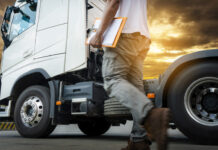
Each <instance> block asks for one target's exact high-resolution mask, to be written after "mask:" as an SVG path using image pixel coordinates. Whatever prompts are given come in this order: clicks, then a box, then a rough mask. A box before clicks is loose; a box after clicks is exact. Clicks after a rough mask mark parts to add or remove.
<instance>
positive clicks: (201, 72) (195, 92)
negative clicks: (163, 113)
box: [168, 61, 218, 144]
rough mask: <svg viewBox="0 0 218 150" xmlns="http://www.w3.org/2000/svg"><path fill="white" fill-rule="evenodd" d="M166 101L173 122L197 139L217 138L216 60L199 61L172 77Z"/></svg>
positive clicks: (217, 86) (213, 140)
mask: <svg viewBox="0 0 218 150" xmlns="http://www.w3.org/2000/svg"><path fill="white" fill-rule="evenodd" d="M168 105H169V107H170V109H171V111H172V116H173V121H174V122H175V124H176V126H177V127H178V128H179V129H180V130H181V131H182V132H183V133H184V134H185V135H186V136H188V137H189V138H191V139H193V140H195V141H197V142H200V143H206V144H207V143H214V142H217V140H218V63H217V62H215V61H210V62H201V63H198V64H195V65H192V66H190V67H189V68H186V69H184V70H182V71H181V72H180V73H178V75H177V76H176V77H175V79H174V80H173V81H172V85H171V86H170V89H169V93H168Z"/></svg>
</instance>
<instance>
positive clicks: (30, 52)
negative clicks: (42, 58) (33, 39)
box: [23, 50, 32, 58]
mask: <svg viewBox="0 0 218 150" xmlns="http://www.w3.org/2000/svg"><path fill="white" fill-rule="evenodd" d="M31 54H32V51H31V50H26V51H25V52H24V53H23V58H26V57H28V56H30V55H31Z"/></svg>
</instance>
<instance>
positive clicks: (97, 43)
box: [89, 33, 103, 48]
mask: <svg viewBox="0 0 218 150" xmlns="http://www.w3.org/2000/svg"><path fill="white" fill-rule="evenodd" d="M102 42H103V35H102V34H99V33H96V35H95V36H94V37H92V39H91V41H90V43H89V44H90V45H91V46H92V47H94V48H102Z"/></svg>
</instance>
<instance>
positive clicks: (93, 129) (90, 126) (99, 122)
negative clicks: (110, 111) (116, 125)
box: [78, 118, 111, 136]
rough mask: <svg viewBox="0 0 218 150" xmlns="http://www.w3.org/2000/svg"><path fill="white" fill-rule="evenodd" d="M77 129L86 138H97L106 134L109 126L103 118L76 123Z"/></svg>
mask: <svg viewBox="0 0 218 150" xmlns="http://www.w3.org/2000/svg"><path fill="white" fill-rule="evenodd" d="M78 126H79V129H80V130H81V131H82V132H83V133H85V134H86V135H88V136H99V135H102V134H104V133H105V132H107V131H108V130H109V128H110V126H111V124H110V123H109V122H108V121H107V120H105V119H104V118H96V119H92V120H89V121H87V122H80V123H78Z"/></svg>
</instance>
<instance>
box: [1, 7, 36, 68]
mask: <svg viewBox="0 0 218 150" xmlns="http://www.w3.org/2000/svg"><path fill="white" fill-rule="evenodd" d="M36 7H37V4H36V5H35V6H32V5H31V4H30V3H24V4H22V5H21V6H20V11H19V12H17V13H14V15H13V19H12V22H11V27H10V32H9V40H10V41H12V43H11V45H10V46H9V47H8V48H7V49H5V51H4V52H3V60H2V72H5V71H6V70H8V69H9V68H11V67H13V66H14V65H16V64H18V63H20V62H22V61H24V60H25V59H27V58H28V57H29V56H31V55H32V52H33V50H34V45H35V34H36V25H35V19H36Z"/></svg>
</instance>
